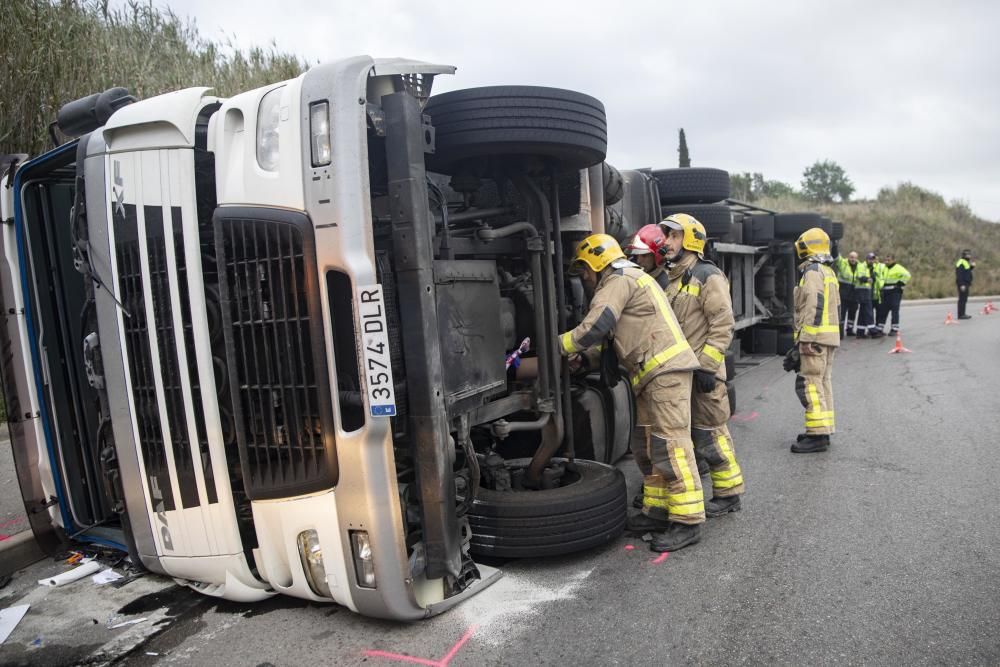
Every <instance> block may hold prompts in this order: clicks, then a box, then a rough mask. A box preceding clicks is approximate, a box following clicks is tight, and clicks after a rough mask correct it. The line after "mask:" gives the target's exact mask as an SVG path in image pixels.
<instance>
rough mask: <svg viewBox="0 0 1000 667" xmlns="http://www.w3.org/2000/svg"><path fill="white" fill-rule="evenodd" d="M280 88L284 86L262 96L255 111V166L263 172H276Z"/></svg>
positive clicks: (278, 146)
mask: <svg viewBox="0 0 1000 667" xmlns="http://www.w3.org/2000/svg"><path fill="white" fill-rule="evenodd" d="M282 88H284V86H281V87H280V88H275V89H274V90H272V91H271V92H269V93H268V94H266V95H264V97H262V98H261V99H260V107H258V109H257V164H259V165H260V168H261V169H263V170H264V171H277V170H278V157H279V155H278V149H279V148H280V142H279V138H280V137H279V135H278V124H279V123H280V122H281V92H282V90H281V89H282Z"/></svg>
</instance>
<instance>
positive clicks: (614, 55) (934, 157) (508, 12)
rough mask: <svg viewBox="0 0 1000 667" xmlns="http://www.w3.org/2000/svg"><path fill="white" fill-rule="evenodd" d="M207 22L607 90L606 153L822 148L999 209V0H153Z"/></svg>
mask: <svg viewBox="0 0 1000 667" xmlns="http://www.w3.org/2000/svg"><path fill="white" fill-rule="evenodd" d="M154 4H157V5H161V6H170V7H171V8H172V9H173V10H174V11H175V12H176V13H178V14H180V15H182V16H190V17H192V18H194V19H195V20H196V21H197V24H198V27H199V28H200V30H201V33H202V34H203V35H204V36H206V37H209V38H213V39H221V38H223V37H225V36H230V37H233V38H235V40H236V42H237V43H238V44H240V45H242V46H247V45H250V44H267V43H269V42H270V41H271V40H274V41H275V42H276V44H277V46H278V48H279V49H280V50H283V51H288V52H293V53H296V54H298V55H300V56H302V57H303V58H306V59H307V60H309V61H310V62H311V63H314V62H316V61H329V60H334V59H337V58H341V57H344V56H350V55H357V54H362V53H364V54H369V55H372V56H375V57H391V56H401V57H408V58H416V59H420V60H428V61H432V62H438V63H446V64H451V65H456V66H457V67H458V72H457V74H456V75H455V76H454V77H441V78H440V79H439V80H438V82H436V84H435V91H436V92H442V91H445V90H452V89H455V88H467V87H474V86H484V85H496V84H535V85H546V86H557V87H563V88H573V89H576V90H580V91H582V92H586V93H589V94H591V95H594V96H595V97H597V98H599V99H600V100H601V101H603V102H604V104H605V106H606V108H607V112H608V124H609V133H608V134H609V147H608V160H609V161H610V162H612V163H613V164H615V165H616V166H618V167H621V168H636V167H674V166H677V152H676V151H677V129H678V128H680V127H683V128H684V129H685V132H686V133H687V138H688V145H689V147H690V151H691V159H692V163H693V164H694V165H695V166H706V167H707V166H711V167H721V168H724V169H728V170H729V171H731V172H742V171H760V172H763V173H764V175H765V177H767V178H769V179H779V180H782V181H786V182H789V183H792V184H794V185H795V186H796V187H798V186H799V182H800V180H801V175H802V171H803V169H804V168H805V167H806V166H807V165H810V164H812V163H813V162H814V161H816V160H817V159H831V160H834V161H836V162H838V163H839V164H840V165H841V166H843V167H844V169H845V170H846V171H847V173H848V175H849V176H850V177H851V179H852V180H853V181H854V184H855V186H856V187H857V193H856V194H855V196H856V197H859V196H860V197H865V196H874V195H875V194H876V193H877V192H878V190H879V188H880V187H882V186H884V185H895V184H897V183H899V182H902V181H912V182H914V183H916V184H918V185H921V186H923V187H926V188H929V189H931V190H935V191H937V192H940V193H941V194H943V195H944V196H945V197H946V198H947V199H949V200H950V199H962V200H965V201H967V202H968V203H969V204H970V205H971V206H972V208H973V210H974V211H976V212H977V213H978V214H980V215H982V216H984V217H987V218H989V219H992V220H1000V178H998V177H1000V3H997V2H988V1H984V2H955V1H952V2H947V3H945V2H906V3H904V2H878V3H874V2H861V1H857V2H855V1H846V0H840V1H838V2H827V3H816V2H794V1H791V0H789V1H787V2H778V1H771V0H754V1H752V2H746V1H742V2H741V1H724V2H723V1H718V2H716V1H709V0H706V1H705V2H669V1H661V2H632V1H628V0H619V1H618V2H615V1H604V2H586V1H582V0H577V1H570V0H558V1H555V0H550V1H544V0H535V1H534V2H525V1H521V0H508V1H507V2H504V3H499V2H485V1H478V0H465V1H464V2H444V1H438V0H424V1H423V2H412V1H406V0H360V1H359V0H353V1H350V0H349V1H344V0H332V1H329V2H319V1H317V0H312V1H307V0H243V1H241V2H230V1H221V0H216V1H214V2H205V1H204V0H154Z"/></svg>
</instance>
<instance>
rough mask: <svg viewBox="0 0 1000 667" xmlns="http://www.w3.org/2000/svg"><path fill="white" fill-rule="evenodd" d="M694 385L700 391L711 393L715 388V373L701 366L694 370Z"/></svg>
mask: <svg viewBox="0 0 1000 667" xmlns="http://www.w3.org/2000/svg"><path fill="white" fill-rule="evenodd" d="M694 386H695V389H697V390H698V392H699V393H702V394H708V393H710V392H711V391H712V390H713V389H715V373H713V372H712V371H706V370H705V369H704V368H699V369H698V370H696V371H695V372H694Z"/></svg>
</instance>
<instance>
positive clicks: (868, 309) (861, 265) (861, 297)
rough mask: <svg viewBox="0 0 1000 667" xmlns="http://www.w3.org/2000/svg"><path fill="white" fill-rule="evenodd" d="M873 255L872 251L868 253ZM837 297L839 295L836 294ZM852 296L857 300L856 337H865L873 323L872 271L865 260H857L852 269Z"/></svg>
mask: <svg viewBox="0 0 1000 667" xmlns="http://www.w3.org/2000/svg"><path fill="white" fill-rule="evenodd" d="M868 254H869V255H872V256H874V253H868ZM837 296H838V298H839V297H840V295H839V294H838V295H837ZM854 298H855V299H857V301H858V325H857V328H856V332H857V337H858V338H867V337H868V331H869V329H871V328H872V325H873V324H874V323H875V321H874V318H873V311H872V273H871V269H870V268H869V263H868V262H867V261H864V262H858V265H857V267H856V268H855V269H854Z"/></svg>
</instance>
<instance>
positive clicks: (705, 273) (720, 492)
mask: <svg viewBox="0 0 1000 667" xmlns="http://www.w3.org/2000/svg"><path fill="white" fill-rule="evenodd" d="M706 238H707V235H706V233H705V227H704V226H703V225H702V224H701V223H700V222H698V220H696V219H695V218H694V217H692V216H690V215H687V214H683V213H681V214H676V215H672V216H670V217H668V218H666V219H665V220H664V221H663V222H661V223H660V224H659V226H657V225H646V226H645V227H643V228H642V229H640V230H639V232H638V233H637V234H636V236H635V238H634V239H633V241H632V243H631V244H630V246H629V249H630V252H631V253H632V254H634V256H635V258H636V261H637V263H638V264H639V265H640V266H641V267H642V268H643V269H644V270H646V271H647V272H648V273H650V275H653V276H654V277H655V278H656V279H657V282H658V283H659V284H660V285H661V286H664V291H665V292H666V294H667V298H668V299H669V301H670V307H671V308H672V309H673V311H674V314H675V315H676V316H677V320H678V321H679V322H680V325H681V330H682V331H683V332H684V337H685V338H687V340H688V343H690V344H691V347H692V349H693V350H694V351H695V353H696V354H697V355H698V361H699V363H700V364H701V368H700V369H698V370H696V371H695V373H694V391H693V392H692V394H691V438H692V440H693V441H694V448H695V449H694V451H695V456H696V457H697V458H698V463H699V468H700V466H701V464H702V462H704V464H705V465H706V468H707V470H706V472H707V473H708V475H709V477H710V479H711V480H712V489H713V497H712V499H711V500H710V501H709V502H708V504H707V505H706V507H705V514H706V515H707V516H710V517H714V516H722V515H723V514H726V513H728V512H738V511H739V510H740V509H741V502H740V496H741V494H742V493H743V473H742V470H741V469H740V466H739V463H737V461H736V454H735V451H734V448H733V437H732V435H731V434H730V433H729V427H728V426H727V422H728V421H729V396H728V393H727V391H726V364H725V350H726V349H728V348H729V344H730V343H731V342H732V339H733V331H734V329H735V326H736V321H735V317H734V316H733V304H732V300H731V299H730V296H729V281H728V280H726V276H725V274H724V273H722V271H720V270H719V268H718V267H717V266H715V264H713V263H711V262H709V261H707V260H705V259H704V252H705V240H706ZM664 261H665V262H666V263H667V264H666V265H667V267H668V268H667V271H664V270H663V263H664Z"/></svg>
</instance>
